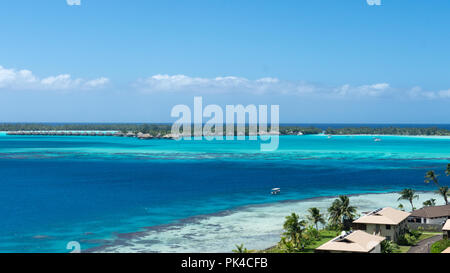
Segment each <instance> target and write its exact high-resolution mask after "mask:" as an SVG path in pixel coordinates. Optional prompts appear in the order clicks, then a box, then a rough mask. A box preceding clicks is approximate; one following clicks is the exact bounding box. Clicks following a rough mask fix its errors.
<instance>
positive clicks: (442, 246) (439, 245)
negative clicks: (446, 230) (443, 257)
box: [431, 240, 450, 253]
mask: <svg viewBox="0 0 450 273" xmlns="http://www.w3.org/2000/svg"><path fill="white" fill-rule="evenodd" d="M449 247H450V240H440V241H437V242H436V243H434V244H433V245H432V246H431V253H441V252H442V251H444V250H446V249H447V248H449Z"/></svg>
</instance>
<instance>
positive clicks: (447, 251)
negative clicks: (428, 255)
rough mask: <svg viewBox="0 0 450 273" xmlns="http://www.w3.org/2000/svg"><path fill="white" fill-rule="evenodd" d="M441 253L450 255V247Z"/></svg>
mask: <svg viewBox="0 0 450 273" xmlns="http://www.w3.org/2000/svg"><path fill="white" fill-rule="evenodd" d="M441 253H450V247H449V248H447V249H446V250H444V251H442V252H441Z"/></svg>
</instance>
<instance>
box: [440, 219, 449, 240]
mask: <svg viewBox="0 0 450 273" xmlns="http://www.w3.org/2000/svg"><path fill="white" fill-rule="evenodd" d="M442 232H443V233H444V234H443V236H444V239H447V240H448V239H449V238H450V220H447V222H445V225H444V226H443V227H442Z"/></svg>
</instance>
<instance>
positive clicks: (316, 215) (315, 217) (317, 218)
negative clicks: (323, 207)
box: [308, 208, 325, 230]
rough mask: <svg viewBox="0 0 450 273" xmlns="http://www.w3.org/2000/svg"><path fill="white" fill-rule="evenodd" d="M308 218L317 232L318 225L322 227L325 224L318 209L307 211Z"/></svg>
mask: <svg viewBox="0 0 450 273" xmlns="http://www.w3.org/2000/svg"><path fill="white" fill-rule="evenodd" d="M308 212H309V216H308V220H310V221H311V222H313V223H314V225H315V226H316V229H317V230H319V223H321V224H322V225H323V224H325V219H324V218H323V214H320V210H319V209H318V208H310V209H308Z"/></svg>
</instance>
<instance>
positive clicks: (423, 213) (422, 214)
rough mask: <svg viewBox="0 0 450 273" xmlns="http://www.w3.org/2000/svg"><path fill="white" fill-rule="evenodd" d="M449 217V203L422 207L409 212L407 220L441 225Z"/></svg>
mask: <svg viewBox="0 0 450 273" xmlns="http://www.w3.org/2000/svg"><path fill="white" fill-rule="evenodd" d="M447 219H450V205H445V206H432V207H424V208H421V209H418V210H415V211H413V212H411V216H410V217H409V218H408V222H411V223H420V224H431V225H442V224H443V223H445V221H447Z"/></svg>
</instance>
